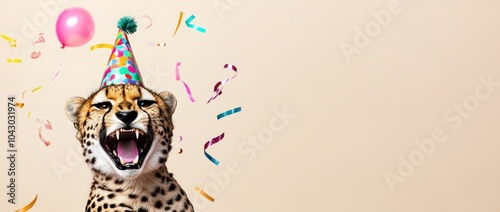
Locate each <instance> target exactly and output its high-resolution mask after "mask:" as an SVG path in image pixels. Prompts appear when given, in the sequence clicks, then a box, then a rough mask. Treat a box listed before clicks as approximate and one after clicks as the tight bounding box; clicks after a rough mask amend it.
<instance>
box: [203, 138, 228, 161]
mask: <svg viewBox="0 0 500 212" xmlns="http://www.w3.org/2000/svg"><path fill="white" fill-rule="evenodd" d="M223 138H224V133H222V134H220V135H219V136H216V137H214V138H212V140H210V141H207V142H206V143H205V146H204V149H203V152H204V153H205V156H206V157H207V158H208V160H210V161H212V163H214V164H215V165H217V166H218V165H219V163H220V161H219V160H217V159H215V158H214V157H212V156H211V155H210V154H208V153H207V148H208V147H209V146H212V145H214V144H216V143H217V142H219V141H220V140H222V139H223Z"/></svg>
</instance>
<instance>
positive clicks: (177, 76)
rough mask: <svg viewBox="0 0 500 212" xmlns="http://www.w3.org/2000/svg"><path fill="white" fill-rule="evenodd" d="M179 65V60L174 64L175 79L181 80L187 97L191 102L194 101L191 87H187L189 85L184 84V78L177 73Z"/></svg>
mask: <svg viewBox="0 0 500 212" xmlns="http://www.w3.org/2000/svg"><path fill="white" fill-rule="evenodd" d="M179 66H181V62H177V65H176V66H175V80H177V81H181V82H182V83H183V84H184V87H185V88H186V91H187V94H188V96H189V99H190V100H191V102H194V98H193V95H192V94H191V89H189V86H188V85H187V84H186V82H184V80H182V79H181V76H180V74H179Z"/></svg>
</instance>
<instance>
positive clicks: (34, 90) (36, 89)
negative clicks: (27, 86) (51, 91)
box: [31, 86, 42, 93]
mask: <svg viewBox="0 0 500 212" xmlns="http://www.w3.org/2000/svg"><path fill="white" fill-rule="evenodd" d="M41 88H42V86H38V87H36V88H33V90H31V93H35V92H36V91H38V90H40V89H41Z"/></svg>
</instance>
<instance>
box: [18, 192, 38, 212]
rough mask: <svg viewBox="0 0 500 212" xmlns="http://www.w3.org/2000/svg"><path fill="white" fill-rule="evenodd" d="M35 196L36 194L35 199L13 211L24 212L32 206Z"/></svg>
mask: <svg viewBox="0 0 500 212" xmlns="http://www.w3.org/2000/svg"><path fill="white" fill-rule="evenodd" d="M37 198H38V194H37V195H36V196H35V199H33V200H32V201H31V202H30V203H29V204H27V205H26V206H24V207H22V208H21V209H18V210H16V211H14V212H26V211H28V210H29V209H31V208H32V207H33V205H35V203H36V199H37Z"/></svg>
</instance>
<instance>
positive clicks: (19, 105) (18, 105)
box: [15, 102, 24, 108]
mask: <svg viewBox="0 0 500 212" xmlns="http://www.w3.org/2000/svg"><path fill="white" fill-rule="evenodd" d="M15 106H17V107H19V108H23V107H24V103H22V102H21V103H19V102H16V104H15Z"/></svg>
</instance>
